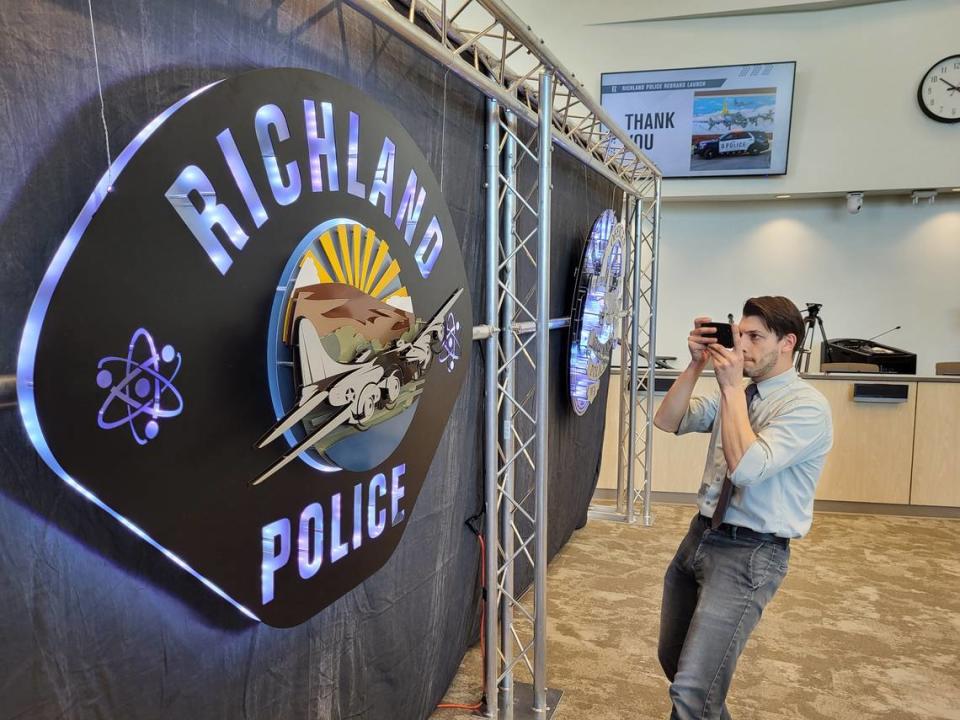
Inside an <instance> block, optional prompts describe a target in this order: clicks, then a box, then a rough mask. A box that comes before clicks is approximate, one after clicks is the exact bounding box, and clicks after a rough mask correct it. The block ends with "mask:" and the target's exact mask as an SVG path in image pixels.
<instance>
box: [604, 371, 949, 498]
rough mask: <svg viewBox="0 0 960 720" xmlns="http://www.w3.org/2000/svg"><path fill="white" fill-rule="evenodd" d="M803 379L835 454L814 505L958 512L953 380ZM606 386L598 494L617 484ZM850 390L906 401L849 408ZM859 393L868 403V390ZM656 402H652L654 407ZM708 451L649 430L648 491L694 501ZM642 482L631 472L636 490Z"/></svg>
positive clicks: (613, 422)
mask: <svg viewBox="0 0 960 720" xmlns="http://www.w3.org/2000/svg"><path fill="white" fill-rule="evenodd" d="M678 374H679V373H678V372H677V371H664V370H661V371H659V372H658V373H657V378H658V379H672V378H675V377H676V376H677V375H678ZM804 377H805V379H806V380H807V381H809V382H810V383H811V384H812V385H813V386H814V387H816V388H817V389H818V390H819V391H820V392H821V393H823V394H824V396H825V397H826V398H827V400H828V402H829V403H830V407H831V412H832V415H833V426H834V447H833V450H832V451H831V453H830V455H829V456H828V458H827V464H826V467H825V468H824V473H823V476H822V478H821V480H820V484H819V486H818V489H817V499H818V500H831V501H844V502H857V503H885V504H900V505H907V504H913V505H925V506H929V505H934V506H943V507H960V377H940V376H937V377H927V376H910V375H888V374H880V375H877V374H864V375H860V374H843V375H820V374H811V375H805V376H804ZM610 382H611V386H610V393H609V402H608V406H607V430H606V435H605V438H604V453H603V462H602V464H601V471H600V480H599V483H598V487H600V488H604V489H613V488H615V487H616V480H617V474H616V473H617V417H618V405H617V403H618V402H619V388H620V376H619V374H618V373H617V372H616V371H615V372H614V373H613V374H612V376H611V379H610ZM713 383H714V379H713V376H712V373H704V376H703V377H701V378H700V380H699V382H698V384H697V388H696V391H697V392H709V391H710V390H711V389H712V387H713ZM855 385H860V386H872V385H893V386H896V387H897V388H899V389H900V392H905V394H906V397H905V398H904V399H902V400H901V401H898V402H890V401H887V402H862V401H860V400H854V386H855ZM861 390H862V391H863V392H865V393H866V394H867V395H870V394H872V391H873V390H875V388H871V387H861ZM661 397H662V394H658V396H657V398H656V399H655V406H659V402H660V398H661ZM862 399H863V398H861V400H862ZM866 399H867V400H870V399H872V398H869V397H868V398H866ZM887 400H889V398H888V399H887ZM708 443H709V435H706V434H700V433H691V434H688V435H684V436H681V437H677V436H675V435H672V434H670V433H665V432H663V431H661V430H654V439H653V486H652V489H653V490H654V491H655V492H670V493H696V492H697V490H698V489H699V487H700V479H701V476H702V474H703V467H704V462H705V459H706V451H707V445H708ZM642 481H643V476H642V474H641V473H640V471H639V468H638V469H637V483H638V487H640V483H642Z"/></svg>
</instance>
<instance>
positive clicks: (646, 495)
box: [590, 178, 661, 526]
mask: <svg viewBox="0 0 960 720" xmlns="http://www.w3.org/2000/svg"><path fill="white" fill-rule="evenodd" d="M660 182H661V179H660V178H656V179H655V180H654V190H655V191H654V193H653V195H652V196H651V197H646V198H644V197H638V196H633V197H630V196H628V197H625V198H624V207H623V220H624V223H625V224H626V227H627V237H628V240H629V241H628V242H627V252H626V253H625V256H624V265H623V267H624V274H623V277H624V278H625V279H626V281H625V282H624V292H623V295H622V296H621V302H622V309H621V313H620V315H621V318H622V322H621V328H620V338H621V345H620V347H621V352H620V397H619V413H618V435H617V490H616V505H615V507H614V508H610V507H607V506H596V505H591V507H590V517H592V518H598V519H606V520H618V521H621V522H628V523H633V522H636V506H637V503H638V502H639V503H640V506H641V508H642V511H643V524H644V525H646V526H649V525H652V524H653V515H652V513H651V509H650V493H651V471H652V467H653V465H652V463H653V398H654V380H655V375H656V362H655V360H654V359H655V358H656V339H657V338H656V336H657V326H656V317H657V270H658V262H657V256H658V249H659V244H660ZM641 360H642V361H643V364H642V365H641ZM638 470H639V471H640V473H641V474H642V482H641V483H640V484H639V487H638V483H637V471H638Z"/></svg>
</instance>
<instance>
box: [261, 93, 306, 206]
mask: <svg viewBox="0 0 960 720" xmlns="http://www.w3.org/2000/svg"><path fill="white" fill-rule="evenodd" d="M253 126H254V131H255V132H256V134H257V142H258V143H259V144H260V154H261V155H262V156H263V167H264V169H266V171H267V180H268V181H269V182H270V188H271V189H272V190H273V197H274V198H276V200H277V202H278V203H279V204H281V205H289V204H291V203H293V202H296V200H297V198H298V197H300V169H299V168H298V167H297V163H296V162H295V161H291V162H288V163H287V164H286V166H285V169H286V173H287V182H284V179H283V175H282V173H281V172H280V164H279V163H278V162H277V157H276V154H275V152H274V147H273V140H272V139H271V137H270V128H271V127H272V128H274V129H275V130H276V132H277V141H278V142H283V141H285V140H288V139H289V138H290V131H289V130H288V129H287V119H286V118H285V117H284V116H283V111H282V110H281V109H280V108H278V107H277V106H276V105H264V106H263V107H262V108H260V109H259V110H257V114H256V117H255V118H254V123H253Z"/></svg>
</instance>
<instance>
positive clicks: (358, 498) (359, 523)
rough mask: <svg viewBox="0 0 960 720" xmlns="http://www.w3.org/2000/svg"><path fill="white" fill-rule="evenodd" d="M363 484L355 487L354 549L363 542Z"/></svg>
mask: <svg viewBox="0 0 960 720" xmlns="http://www.w3.org/2000/svg"><path fill="white" fill-rule="evenodd" d="M362 518H363V485H355V486H354V487H353V549H354V550H356V549H357V548H358V547H360V543H362V542H363V519H362Z"/></svg>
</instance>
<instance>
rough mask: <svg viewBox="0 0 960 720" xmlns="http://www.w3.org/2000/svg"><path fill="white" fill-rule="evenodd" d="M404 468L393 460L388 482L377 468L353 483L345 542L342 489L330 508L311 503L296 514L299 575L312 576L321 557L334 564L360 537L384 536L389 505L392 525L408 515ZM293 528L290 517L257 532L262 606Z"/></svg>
mask: <svg viewBox="0 0 960 720" xmlns="http://www.w3.org/2000/svg"><path fill="white" fill-rule="evenodd" d="M406 470H407V466H406V465H405V464H401V465H397V466H396V467H394V468H393V470H392V471H391V473H390V475H391V479H390V482H388V481H387V476H386V475H385V474H384V473H377V474H376V475H374V476H373V477H372V478H370V480H369V481H367V482H360V483H356V484H355V485H354V486H353V513H352V516H353V527H352V528H351V537H350V539H349V541H348V542H344V541H343V533H344V527H343V523H342V509H343V508H342V504H343V495H342V493H339V492H338V493H334V494H333V495H331V496H330V499H329V507H327V506H326V505H325V504H323V505H322V504H321V503H319V502H313V503H310V504H309V505H307V506H306V507H305V508H304V509H303V512H301V513H300V516H299V518H298V519H297V518H295V521H298V530H299V531H298V533H297V536H296V543H297V547H296V558H297V569H298V572H299V576H300V578H301V579H303V580H309V579H311V578H312V577H314V576H315V575H316V574H317V573H318V572H319V571H320V568H321V567H322V566H323V564H324V562H325V561H327V560H329V563H330V564H332V563H335V562H337V561H338V560H341V559H343V558H344V557H346V556H347V555H348V554H349V553H351V552H353V551H354V550H359V549H360V548H361V547H362V545H363V541H364V539H368V540H375V539H376V538H378V537H380V536H382V535H383V533H384V532H385V531H386V529H387V520H388V508H389V521H390V527H396V526H397V525H399V524H400V523H402V522H404V520H406V511H405V510H404V509H403V508H402V507H401V501H402V500H403V498H404V496H405V495H406V489H405V488H404V486H403V476H404V474H405V473H406ZM388 496H389V497H388ZM364 508H366V512H364ZM328 510H329V514H327V511H328ZM325 517H329V520H330V523H329V529H330V532H329V533H327V532H325V527H327V526H326V525H325V522H324V518H325ZM348 517H349V516H348ZM291 527H292V523H291V521H290V520H289V519H287V518H282V519H280V520H277V521H275V522H272V523H270V524H268V525H264V527H263V529H262V531H261V535H262V537H261V542H262V544H263V560H262V562H261V566H260V573H261V576H260V585H261V595H262V599H263V604H264V605H266V604H267V603H269V602H271V601H272V600H273V599H274V595H275V592H274V584H275V583H274V578H275V576H276V574H277V572H278V571H279V570H280V569H281V568H282V567H284V566H285V565H287V564H289V563H291V562H292V557H291V555H292V547H291V540H292V538H291Z"/></svg>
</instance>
